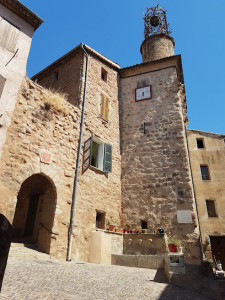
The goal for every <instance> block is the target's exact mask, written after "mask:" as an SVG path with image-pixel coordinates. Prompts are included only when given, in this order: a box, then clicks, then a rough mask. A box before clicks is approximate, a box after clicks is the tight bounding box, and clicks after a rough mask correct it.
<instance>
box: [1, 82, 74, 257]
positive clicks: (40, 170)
mask: <svg viewBox="0 0 225 300" xmlns="http://www.w3.org/2000/svg"><path fill="white" fill-rule="evenodd" d="M48 96H49V94H48V92H47V94H46V93H45V91H44V90H43V89H42V88H41V87H40V86H38V85H36V84H34V83H33V82H32V81H30V80H28V79H25V81H24V84H23V86H22V90H21V95H20V96H19V98H18V101H17V104H16V108H15V112H14V115H13V118H12V123H11V126H10V129H9V131H8V134H7V140H6V143H5V144H4V148H3V154H2V159H1V171H0V190H1V206H0V211H1V212H2V213H3V214H5V215H6V216H7V218H8V219H9V220H10V221H11V222H13V219H14V214H15V209H16V204H17V197H18V194H19V191H20V189H21V186H22V184H23V183H24V182H25V180H27V179H28V178H30V177H31V176H32V175H34V174H40V175H42V176H44V177H46V178H47V179H48V180H49V181H50V182H51V184H52V186H53V187H55V189H56V194H57V199H55V206H56V209H55V218H54V224H53V227H52V228H50V230H51V231H52V232H54V233H55V234H57V235H52V236H51V238H52V240H51V250H50V254H51V255H53V256H57V257H58V258H63V259H65V257H66V250H67V242H68V241H67V235H68V223H69V218H70V203H71V198H72V188H73V176H74V171H75V163H76V149H77V143H78V132H79V118H80V112H79V110H78V109H75V108H74V107H72V106H70V105H69V104H66V106H67V109H68V112H63V111H61V112H60V111H56V110H55V109H54V108H53V107H52V106H50V107H49V106H48V105H46V104H45V101H46V99H47V98H48ZM43 151H48V152H49V153H51V155H52V162H51V164H44V163H42V162H40V154H41V152H43ZM31 192H32V191H31ZM25 217H26V216H25ZM39 230H41V229H40V228H39Z"/></svg>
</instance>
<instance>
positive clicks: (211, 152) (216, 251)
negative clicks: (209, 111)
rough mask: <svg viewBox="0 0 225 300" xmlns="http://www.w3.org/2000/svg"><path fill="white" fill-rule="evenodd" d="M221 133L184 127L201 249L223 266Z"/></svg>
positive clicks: (223, 138) (224, 139)
mask: <svg viewBox="0 0 225 300" xmlns="http://www.w3.org/2000/svg"><path fill="white" fill-rule="evenodd" d="M224 142H225V135H222V134H215V133H211V132H204V131H198V130H188V143H189V150H190V159H191V167H192V174H193V179H194V185H195V193H196V201H197V206H198V216H199V221H200V228H201V234H202V244H203V250H204V253H205V255H206V257H207V258H209V259H212V256H213V255H215V257H216V259H217V260H220V261H221V262H222V265H223V266H225V255H224V253H225V204H224V199H225V188H224V178H225V160H224V158H225V143H224Z"/></svg>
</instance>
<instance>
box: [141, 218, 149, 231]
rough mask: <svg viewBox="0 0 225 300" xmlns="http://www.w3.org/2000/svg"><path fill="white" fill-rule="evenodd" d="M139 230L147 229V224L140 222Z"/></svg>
mask: <svg viewBox="0 0 225 300" xmlns="http://www.w3.org/2000/svg"><path fill="white" fill-rule="evenodd" d="M141 228H142V229H147V228H148V223H147V222H146V221H143V220H142V221H141Z"/></svg>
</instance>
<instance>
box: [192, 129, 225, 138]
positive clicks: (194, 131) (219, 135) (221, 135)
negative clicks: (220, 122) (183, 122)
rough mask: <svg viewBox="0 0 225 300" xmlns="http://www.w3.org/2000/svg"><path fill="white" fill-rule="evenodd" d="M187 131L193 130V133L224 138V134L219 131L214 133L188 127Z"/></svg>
mask: <svg viewBox="0 0 225 300" xmlns="http://www.w3.org/2000/svg"><path fill="white" fill-rule="evenodd" d="M188 131H190V132H193V133H198V134H204V135H215V136H217V137H221V138H225V134H221V133H214V132H209V131H202V130H197V129H188Z"/></svg>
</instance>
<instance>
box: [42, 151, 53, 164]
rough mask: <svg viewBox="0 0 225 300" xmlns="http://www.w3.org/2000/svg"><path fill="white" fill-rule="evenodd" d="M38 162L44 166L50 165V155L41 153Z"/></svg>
mask: <svg viewBox="0 0 225 300" xmlns="http://www.w3.org/2000/svg"><path fill="white" fill-rule="evenodd" d="M40 160H41V162H43V163H45V164H50V163H51V162H52V155H51V153H49V152H46V151H45V152H41V155H40Z"/></svg>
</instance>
